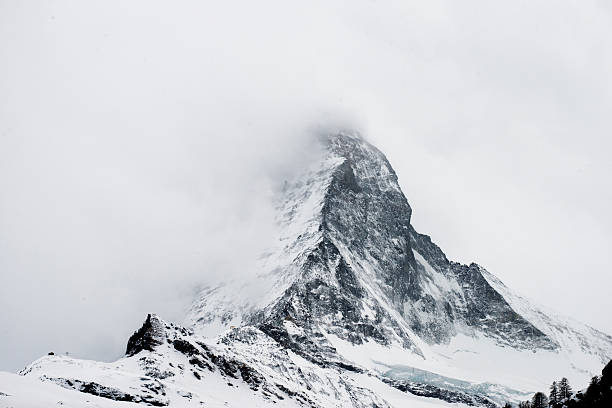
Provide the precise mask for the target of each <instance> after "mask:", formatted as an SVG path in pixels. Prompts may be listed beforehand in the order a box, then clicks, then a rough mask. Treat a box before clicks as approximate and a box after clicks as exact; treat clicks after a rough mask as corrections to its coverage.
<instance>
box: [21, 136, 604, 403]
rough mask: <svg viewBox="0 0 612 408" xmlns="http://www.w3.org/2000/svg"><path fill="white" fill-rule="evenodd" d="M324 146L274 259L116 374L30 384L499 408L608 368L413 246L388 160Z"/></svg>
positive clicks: (572, 339)
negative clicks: (558, 380)
mask: <svg viewBox="0 0 612 408" xmlns="http://www.w3.org/2000/svg"><path fill="white" fill-rule="evenodd" d="M321 143H322V153H321V157H319V159H318V160H315V161H314V162H313V163H312V165H311V166H310V167H309V168H307V169H305V170H304V172H303V174H302V175H300V176H299V177H298V178H297V179H295V180H288V181H287V182H286V183H285V186H284V188H283V190H282V192H281V194H280V195H279V197H278V200H277V203H276V206H277V209H278V218H277V220H278V226H279V229H278V237H277V238H278V239H277V241H276V245H275V246H274V247H272V248H270V250H269V251H268V252H266V253H265V254H264V256H262V258H261V260H260V262H259V264H258V266H257V268H256V269H254V270H253V271H248V273H245V274H244V277H243V279H241V280H240V281H236V282H228V283H226V284H223V285H220V286H217V287H211V288H207V289H205V290H203V291H202V292H201V293H200V295H199V297H198V299H196V301H195V302H194V304H193V307H192V309H191V311H190V313H189V316H188V319H187V328H183V327H179V326H175V325H173V324H169V323H166V322H164V321H163V320H161V319H160V318H159V317H157V316H154V315H150V316H149V317H148V318H147V320H146V321H145V323H144V325H143V326H142V327H141V328H140V329H139V330H138V331H136V332H135V333H134V335H133V336H132V337H131V338H130V339H129V341H128V346H127V351H126V357H125V358H123V359H121V360H119V361H117V362H115V363H95V362H84V361H79V360H74V359H69V358H67V357H59V356H49V357H45V358H43V359H41V360H39V361H37V362H35V363H33V364H32V365H31V366H30V367H28V369H26V370H25V371H24V372H23V373H22V374H23V375H26V376H30V377H32V376H34V377H36V378H39V379H41V380H42V381H43V382H45V383H52V384H57V385H59V386H60V387H63V388H68V389H72V390H77V391H81V393H86V394H90V395H93V396H97V397H100V398H103V399H106V400H113V401H115V400H117V401H127V402H131V403H138V404H149V405H175V406H190V405H194V406H200V405H201V404H205V405H208V406H217V405H218V406H228V405H229V406H232V405H233V406H245V404H249V405H250V406H269V405H271V404H274V405H275V406H311V407H345V406H353V407H392V406H396V407H399V406H406V405H409V406H415V407H421V406H422V407H427V406H430V405H431V404H430V402H429V401H431V398H436V399H438V400H441V401H443V402H449V403H458V404H464V405H470V406H473V405H479V406H495V404H501V403H502V402H504V401H506V400H519V399H525V398H526V396H527V395H528V393H529V392H532V391H535V390H537V389H543V387H546V386H547V384H548V383H550V381H551V380H552V379H553V378H555V377H556V376H557V375H558V374H559V373H564V374H565V375H566V376H568V377H570V379H572V378H575V379H576V381H586V379H587V378H588V377H589V376H590V375H593V374H595V373H597V372H598V370H599V369H600V366H601V364H602V362H603V363H605V362H607V361H609V359H610V357H611V356H612V338H611V337H610V336H608V335H606V334H604V333H601V332H598V331H597V330H595V329H592V328H590V327H587V326H585V325H582V324H580V323H576V322H572V321H570V320H568V319H564V318H561V317H558V316H555V315H554V314H551V313H549V312H545V311H543V310H542V309H541V308H538V307H536V306H534V305H533V304H532V303H530V302H529V301H527V300H525V299H523V298H521V297H520V296H517V295H516V294H514V293H513V292H512V291H511V290H509V289H508V288H507V287H506V286H505V285H503V283H501V282H500V281H499V280H498V279H497V278H495V276H493V275H492V274H491V273H489V272H488V271H486V270H485V269H484V268H482V267H480V266H479V265H476V264H471V265H462V264H459V263H456V262H453V261H450V260H448V259H447V257H446V256H445V254H444V253H443V251H442V250H441V249H440V248H439V247H438V246H437V245H436V244H434V243H433V242H432V240H431V239H430V237H428V236H427V235H423V234H419V233H418V232H416V231H415V229H414V228H413V227H412V225H411V216H412V209H411V207H410V205H409V204H408V201H407V199H406V197H405V196H404V194H403V192H402V190H401V188H400V186H399V184H398V179H397V175H396V174H395V172H394V170H393V168H392V167H391V165H390V164H389V162H388V161H387V159H386V158H385V156H384V155H383V154H382V153H381V152H380V151H379V150H378V149H376V148H375V147H374V146H372V145H371V144H369V143H368V142H366V141H365V140H363V139H362V138H361V137H360V136H359V135H357V134H354V133H339V134H335V135H331V136H329V137H327V138H325V139H324V140H323V141H322V142H321ZM572 375H574V377H572ZM228 387H229V388H228ZM440 403H442V402H440V401H438V402H436V403H435V404H434V405H436V406H438V404H440ZM77 406H78V404H77Z"/></svg>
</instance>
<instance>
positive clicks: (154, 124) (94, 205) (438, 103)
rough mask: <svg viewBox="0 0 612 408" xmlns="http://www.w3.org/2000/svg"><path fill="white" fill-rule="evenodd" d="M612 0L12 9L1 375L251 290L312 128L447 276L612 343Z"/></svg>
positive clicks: (113, 345)
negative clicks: (346, 153)
mask: <svg viewBox="0 0 612 408" xmlns="http://www.w3.org/2000/svg"><path fill="white" fill-rule="evenodd" d="M610 112H612V10H611V9H610V7H609V6H608V3H607V2H604V1H601V2H599V1H512V2H504V4H502V3H501V2H489V1H467V2H455V1H419V2H417V1H414V2H412V1H407V0H402V1H386V0H380V1H362V0H353V1H347V2H336V1H308V2H304V1H301V2H292V1H257V2H247V1H245V2H238V1H228V2H206V1H204V2H203V1H173V2H158V1H144V0H142V1H130V2H125V1H118V0H108V1H104V2H93V1H91V2H89V1H81V2H64V1H20V0H0V311H1V312H0V370H18V369H20V368H21V367H23V366H24V365H25V364H27V363H29V362H30V361H32V360H34V359H36V358H37V357H39V356H40V355H42V354H45V353H46V352H48V351H51V350H53V351H56V352H65V351H68V352H70V353H71V354H74V355H76V356H79V357H85V358H92V359H102V360H112V359H114V358H117V357H119V356H121V354H122V353H123V351H124V347H125V344H126V341H127V338H128V337H129V335H130V334H131V332H132V331H134V330H136V329H137V328H138V327H139V325H140V324H141V322H142V321H143V320H144V318H145V316H146V313H148V312H157V313H159V314H161V315H162V316H163V317H164V318H166V319H168V320H173V321H177V322H180V321H181V320H182V318H183V313H184V308H185V307H186V306H187V305H188V304H189V301H190V300H191V297H192V295H193V292H194V290H195V288H196V287H197V286H198V285H201V284H204V283H206V282H207V281H208V280H211V279H216V278H218V277H220V276H227V275H231V276H239V274H241V273H248V270H249V264H250V262H251V260H252V259H253V258H254V257H255V256H256V255H257V253H258V252H259V251H260V250H261V247H262V246H264V244H265V242H266V239H267V238H268V234H267V232H269V228H270V221H271V218H272V212H271V209H270V206H269V198H270V195H271V194H272V191H273V190H274V188H275V186H276V184H277V183H278V182H279V180H282V179H284V178H286V177H288V176H289V175H290V174H291V173H292V172H294V171H296V170H297V169H299V168H300V166H301V165H302V164H303V161H304V156H305V155H304V154H303V153H304V151H305V150H308V149H309V148H310V145H311V138H310V136H309V132H310V129H312V128H313V127H319V128H320V127H323V128H329V129H333V128H335V127H352V128H355V129H357V130H359V131H361V132H362V133H363V134H364V135H365V136H366V137H367V138H368V139H369V140H370V141H372V142H373V143H374V144H376V145H377V146H378V147H379V148H380V149H381V150H383V151H384V152H385V153H386V154H387V156H388V158H389V160H390V161H391V164H392V165H393V166H394V168H395V169H396V171H397V173H398V176H399V178H400V183H401V186H402V188H403V190H404V192H405V194H406V196H407V198H408V200H409V202H410V203H411V205H412V207H413V224H414V226H415V228H416V229H417V230H418V231H419V232H422V233H427V234H429V235H431V236H432V237H433V239H434V241H435V242H437V243H438V244H439V245H440V246H441V247H442V249H443V250H444V251H445V252H446V253H447V255H448V256H449V257H450V258H451V259H455V260H458V261H461V262H472V261H475V262H478V263H479V264H481V265H483V266H484V267H486V268H487V269H489V270H490V271H491V272H493V273H494V274H496V275H497V276H498V277H500V278H501V279H502V280H503V281H504V282H506V284H507V285H508V286H510V287H512V288H513V289H515V290H516V291H518V292H519V293H522V294H524V295H527V296H528V297H531V298H532V299H535V300H536V301H537V302H538V303H540V304H542V305H545V306H548V307H551V308H553V309H556V310H557V311H559V312H561V313H563V314H566V315H569V316H572V317H574V318H577V319H579V320H582V321H584V322H586V323H589V324H591V325H593V326H595V327H597V328H599V329H602V330H604V331H607V332H608V333H612V319H610V317H609V311H610V310H611V309H612V297H611V296H610V295H609V292H610V287H611V285H612V278H611V274H610V271H611V267H612V255H611V251H610V249H611V245H612V215H611V213H610V210H609V209H610V208H612V179H611V175H612V160H610V153H611V147H612V141H611V138H610V135H612V115H611V114H610Z"/></svg>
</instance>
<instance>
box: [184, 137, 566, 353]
mask: <svg viewBox="0 0 612 408" xmlns="http://www.w3.org/2000/svg"><path fill="white" fill-rule="evenodd" d="M323 145H324V146H323V147H324V154H323V157H322V159H321V163H320V164H319V163H315V165H314V169H315V170H312V169H311V170H309V171H307V172H306V173H305V174H304V175H303V176H302V177H300V178H299V179H298V180H296V181H293V182H288V183H287V185H286V187H285V190H284V192H283V196H282V197H281V199H280V202H281V203H282V204H281V205H279V212H280V215H279V220H280V224H281V226H284V227H285V229H289V230H292V229H295V227H296V225H298V226H301V228H302V229H301V230H300V233H299V234H294V233H293V234H292V233H291V232H286V231H284V230H283V229H281V239H280V240H279V241H284V243H285V245H284V247H283V248H282V251H283V252H284V253H285V254H290V255H291V256H288V257H285V258H284V259H278V258H277V259H276V261H278V262H277V263H276V264H274V263H273V264H272V265H263V266H262V271H260V273H259V276H267V277H270V276H273V277H274V278H275V279H272V280H273V281H274V283H272V284H271V285H272V286H274V287H275V290H273V291H272V293H274V296H270V297H269V298H268V300H265V301H260V302H259V304H254V303H255V302H250V303H249V301H248V300H247V301H245V300H244V298H243V297H242V296H241V297H239V299H236V300H233V299H232V295H230V293H234V292H236V289H235V287H233V286H231V285H230V286H228V287H226V288H219V289H217V291H215V292H214V293H213V294H212V296H211V294H210V293H206V294H204V295H203V296H202V297H201V299H200V301H199V302H197V303H196V305H195V307H194V309H193V311H192V318H193V320H195V322H196V324H195V326H196V329H197V327H198V325H201V326H206V325H207V324H210V322H212V321H216V322H217V323H221V324H219V325H218V326H219V327H227V326H228V325H230V324H232V325H236V324H253V325H261V324H264V323H265V324H266V325H267V326H270V325H271V324H275V325H276V326H277V328H278V330H282V323H283V322H284V321H285V320H287V319H290V320H291V321H293V322H295V323H296V324H297V325H298V326H300V327H303V328H305V329H306V330H308V331H309V332H312V333H320V332H327V333H333V334H335V335H337V336H339V337H341V338H343V339H347V340H349V341H351V342H353V343H356V344H359V343H363V342H364V341H369V340H373V341H376V342H378V343H381V344H390V343H400V344H402V345H403V347H405V348H407V349H410V350H412V351H413V352H415V353H417V354H422V352H421V350H420V347H419V346H418V343H420V342H421V341H425V342H426V343H430V344H436V343H445V342H448V341H449V340H450V339H451V338H452V337H453V336H455V335H456V334H457V333H458V332H459V331H466V332H469V333H472V334H473V333H475V332H478V333H479V334H482V335H484V336H488V337H491V338H493V339H495V340H496V341H497V342H499V343H500V344H511V345H513V346H514V347H522V348H527V349H534V348H545V349H554V348H556V347H557V344H556V343H555V342H554V341H553V340H552V339H550V338H549V337H547V336H546V334H544V333H543V332H542V331H541V330H539V329H538V328H536V327H535V326H533V325H532V324H531V323H530V322H529V321H527V320H525V319H524V318H522V317H521V315H519V314H518V313H516V312H515V311H514V310H513V309H512V308H511V307H510V305H509V304H508V303H507V302H506V300H505V299H504V298H503V297H502V296H501V295H500V294H499V293H497V292H496V291H495V290H494V289H493V288H492V287H491V286H490V285H489V283H488V282H487V280H486V279H484V278H483V277H482V274H481V273H480V268H479V267H478V266H477V265H470V266H465V265H460V264H457V263H454V262H450V261H449V260H448V259H447V258H446V256H445V255H444V253H443V252H442V251H441V250H440V249H439V248H438V247H437V246H436V245H435V244H434V243H432V242H431V240H430V239H429V237H427V236H425V235H421V234H419V233H417V232H416V231H415V230H414V228H413V227H412V226H411V224H410V217H411V214H412V209H411V207H410V205H409V204H408V201H407V200H406V197H405V196H404V194H403V192H402V190H401V188H400V186H399V184H398V179H397V175H396V174H395V172H394V170H393V168H392V167H391V165H390V164H389V162H388V161H387V159H386V158H385V156H384V155H383V154H382V153H381V152H380V151H379V150H378V149H376V148H375V147H374V146H372V145H370V144H369V143H367V142H366V141H364V140H363V139H362V138H361V137H360V136H359V135H357V134H353V133H339V134H336V135H332V136H330V137H329V138H327V139H326V140H324V141H323ZM266 267H267V268H270V270H269V271H266V270H265V269H263V268H266ZM257 279H258V275H257V274H255V276H254V279H253V280H252V281H250V282H248V283H247V284H248V285H251V284H253V283H252V282H253V281H256V280H257ZM244 284H245V283H244V282H243V285H244ZM260 285H261V284H260ZM236 302H238V303H239V302H245V303H244V304H237V303H236ZM219 305H224V306H223V307H221V308H220V309H219V310H214V308H219ZM236 310H243V311H245V312H244V313H243V314H242V315H240V316H238V315H237V314H236V312H235V311H236Z"/></svg>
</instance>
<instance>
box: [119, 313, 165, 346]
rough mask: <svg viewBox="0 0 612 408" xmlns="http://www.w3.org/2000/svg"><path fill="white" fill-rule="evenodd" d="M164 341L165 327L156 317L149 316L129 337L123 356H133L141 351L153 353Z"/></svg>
mask: <svg viewBox="0 0 612 408" xmlns="http://www.w3.org/2000/svg"><path fill="white" fill-rule="evenodd" d="M165 340H166V334H165V325H164V324H163V323H162V322H161V320H160V319H159V318H158V317H157V316H156V315H151V314H149V315H148V316H147V319H146V320H145V322H144V324H143V325H142V327H141V328H140V329H138V330H137V331H136V332H134V334H133V335H132V336H131V337H130V339H129V340H128V344H127V349H126V352H125V354H126V355H128V356H133V355H135V354H138V353H140V352H141V351H142V350H148V351H153V350H154V349H155V347H156V346H159V345H160V344H163V343H164V341H165Z"/></svg>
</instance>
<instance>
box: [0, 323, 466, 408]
mask: <svg viewBox="0 0 612 408" xmlns="http://www.w3.org/2000/svg"><path fill="white" fill-rule="evenodd" d="M143 328H144V330H142V329H141V330H140V331H139V332H138V333H136V334H135V335H134V336H133V338H132V339H131V343H132V346H133V347H135V348H132V349H129V350H128V353H127V355H126V357H124V358H122V359H120V360H118V361H115V362H113V363H100V362H96V361H88V360H77V359H73V358H70V357H66V356H45V357H43V358H41V359H39V360H37V361H35V362H34V363H32V364H31V365H30V366H28V367H27V368H26V369H24V370H23V371H22V372H21V375H16V374H8V373H2V374H1V375H0V379H1V380H2V381H1V382H0V392H2V393H3V395H0V406H7V407H8V406H15V407H22V406H23V407H27V406H32V407H35V406H44V405H45V404H51V403H52V404H56V403H58V402H59V401H61V402H62V403H63V404H64V405H65V406H75V407H76V406H91V407H110V406H117V407H122V406H125V407H129V406H136V403H138V404H145V405H153V406H177V407H190V406H194V407H195V406H198V407H199V406H207V407H228V406H229V407H245V406H249V407H266V406H276V407H298V406H313V407H319V406H325V407H346V406H355V407H371V406H378V407H391V406H406V405H409V406H413V407H416V408H419V407H423V408H429V407H441V406H448V405H449V404H447V403H444V402H442V401H439V400H432V399H431V398H424V397H419V396H415V395H412V394H410V393H406V392H401V391H399V390H397V389H395V388H393V387H391V386H389V385H387V384H385V383H384V382H383V381H381V379H379V378H377V377H376V376H372V375H370V374H368V373H367V372H363V371H361V370H358V369H352V370H345V369H340V368H338V367H322V366H320V365H318V364H314V363H311V362H309V361H306V360H305V359H303V358H301V357H300V356H298V355H296V354H295V353H293V352H291V351H290V350H286V349H282V348H281V347H279V345H278V343H276V342H275V341H274V340H273V339H271V338H269V337H267V336H266V335H265V334H264V333H262V332H260V331H259V330H257V329H255V328H252V327H243V328H240V329H233V330H231V331H229V332H227V333H225V334H224V335H223V336H221V337H219V338H216V339H204V338H201V337H199V336H197V335H194V334H192V333H190V332H189V331H188V330H185V329H184V328H180V327H176V326H174V325H171V324H168V323H166V322H164V321H162V320H161V319H159V318H158V317H157V316H150V317H149V318H148V319H147V321H146V322H145V324H144V325H143ZM160 328H161V329H160ZM134 344H135V346H134ZM32 391H35V392H32ZM78 391H80V392H78ZM3 404H4V405H3ZM392 404H393V405H392ZM454 406H458V405H456V404H455V405H454ZM459 406H460V405H459Z"/></svg>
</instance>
